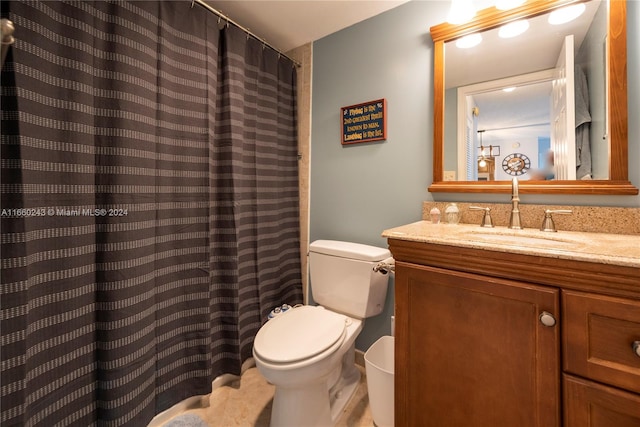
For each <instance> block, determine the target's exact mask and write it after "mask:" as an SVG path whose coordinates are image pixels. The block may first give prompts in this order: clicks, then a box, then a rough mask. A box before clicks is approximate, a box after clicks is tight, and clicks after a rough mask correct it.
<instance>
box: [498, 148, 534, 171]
mask: <svg viewBox="0 0 640 427" xmlns="http://www.w3.org/2000/svg"><path fill="white" fill-rule="evenodd" d="M530 167H531V160H529V158H528V157H527V156H525V155H524V154H520V153H512V154H509V155H508V156H507V157H505V158H504V160H503V161H502V169H503V170H504V171H505V172H506V173H508V174H509V175H514V176H518V175H523V174H525V173H527V171H528V170H529V168H530Z"/></svg>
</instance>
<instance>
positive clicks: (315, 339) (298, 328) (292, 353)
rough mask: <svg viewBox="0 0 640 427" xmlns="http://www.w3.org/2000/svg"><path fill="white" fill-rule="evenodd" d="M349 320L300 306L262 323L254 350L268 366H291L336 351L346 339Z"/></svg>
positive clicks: (336, 314)
mask: <svg viewBox="0 0 640 427" xmlns="http://www.w3.org/2000/svg"><path fill="white" fill-rule="evenodd" d="M347 321H348V318H347V317H346V316H344V315H342V314H338V313H334V312H332V311H329V310H325V309H324V308H322V307H313V306H302V307H298V308H296V309H292V310H288V311H287V312H286V313H284V314H282V315H280V316H276V317H274V318H273V319H271V320H269V321H268V322H267V323H265V324H264V325H263V326H262V328H260V330H259V331H258V334H257V335H256V338H255V341H254V343H253V349H254V351H255V353H256V355H257V356H259V357H260V358H261V359H263V360H264V361H267V362H271V363H293V362H298V361H301V360H305V359H309V358H311V357H314V356H317V355H319V354H321V353H324V352H328V351H329V350H331V352H333V351H335V349H336V348H337V347H338V346H339V345H340V344H341V343H342V341H343V340H344V337H345V335H346V326H347Z"/></svg>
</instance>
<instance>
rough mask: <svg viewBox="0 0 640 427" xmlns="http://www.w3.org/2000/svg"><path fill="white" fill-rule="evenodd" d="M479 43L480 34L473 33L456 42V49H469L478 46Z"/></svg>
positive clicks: (480, 39)
mask: <svg viewBox="0 0 640 427" xmlns="http://www.w3.org/2000/svg"><path fill="white" fill-rule="evenodd" d="M481 41H482V36H481V35H480V33H473V34H469V35H468V36H464V37H462V38H459V39H458V40H456V47H458V48H460V49H469V48H471V47H474V46H477V45H479V44H480V42H481Z"/></svg>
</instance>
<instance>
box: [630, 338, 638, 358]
mask: <svg viewBox="0 0 640 427" xmlns="http://www.w3.org/2000/svg"><path fill="white" fill-rule="evenodd" d="M631 348H633V352H634V353H635V354H636V356H638V357H640V341H634V342H633V343H632V344H631Z"/></svg>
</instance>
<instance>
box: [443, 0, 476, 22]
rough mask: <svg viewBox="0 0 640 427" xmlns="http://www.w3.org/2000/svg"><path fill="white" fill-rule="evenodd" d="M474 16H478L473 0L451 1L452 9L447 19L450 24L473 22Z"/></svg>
mask: <svg viewBox="0 0 640 427" xmlns="http://www.w3.org/2000/svg"><path fill="white" fill-rule="evenodd" d="M474 16H476V9H475V7H473V2H472V1H471V0H451V9H449V16H448V17H447V22H448V23H449V24H454V25H459V24H464V23H466V22H469V21H471V20H472V19H473V17H474Z"/></svg>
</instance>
